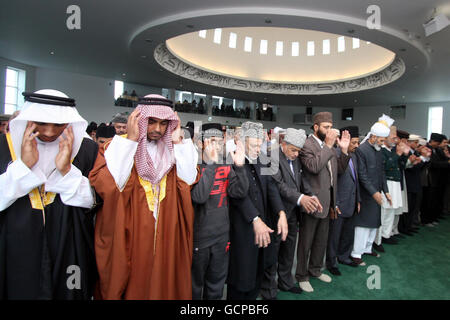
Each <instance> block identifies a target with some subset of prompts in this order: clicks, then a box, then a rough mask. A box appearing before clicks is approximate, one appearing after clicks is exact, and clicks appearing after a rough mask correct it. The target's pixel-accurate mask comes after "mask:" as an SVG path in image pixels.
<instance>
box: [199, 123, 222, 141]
mask: <svg viewBox="0 0 450 320" xmlns="http://www.w3.org/2000/svg"><path fill="white" fill-rule="evenodd" d="M202 136H203V138H211V137H223V132H222V125H221V124H220V123H205V124H204V125H202Z"/></svg>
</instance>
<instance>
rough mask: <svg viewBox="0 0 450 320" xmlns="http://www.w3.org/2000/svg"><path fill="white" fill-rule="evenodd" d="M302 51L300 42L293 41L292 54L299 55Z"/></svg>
mask: <svg viewBox="0 0 450 320" xmlns="http://www.w3.org/2000/svg"><path fill="white" fill-rule="evenodd" d="M299 51H300V45H299V43H298V42H292V56H293V57H298V54H299Z"/></svg>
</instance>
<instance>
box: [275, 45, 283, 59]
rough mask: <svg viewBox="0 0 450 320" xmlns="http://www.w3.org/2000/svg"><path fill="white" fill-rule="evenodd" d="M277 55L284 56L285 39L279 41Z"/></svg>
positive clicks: (276, 48) (276, 49)
mask: <svg viewBox="0 0 450 320" xmlns="http://www.w3.org/2000/svg"><path fill="white" fill-rule="evenodd" d="M275 55H277V56H282V55H283V41H277V43H276V47H275Z"/></svg>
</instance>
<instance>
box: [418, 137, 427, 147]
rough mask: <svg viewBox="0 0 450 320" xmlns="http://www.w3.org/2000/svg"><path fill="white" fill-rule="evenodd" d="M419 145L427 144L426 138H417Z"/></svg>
mask: <svg viewBox="0 0 450 320" xmlns="http://www.w3.org/2000/svg"><path fill="white" fill-rule="evenodd" d="M419 145H421V146H426V145H427V140H425V139H423V138H420V139H419Z"/></svg>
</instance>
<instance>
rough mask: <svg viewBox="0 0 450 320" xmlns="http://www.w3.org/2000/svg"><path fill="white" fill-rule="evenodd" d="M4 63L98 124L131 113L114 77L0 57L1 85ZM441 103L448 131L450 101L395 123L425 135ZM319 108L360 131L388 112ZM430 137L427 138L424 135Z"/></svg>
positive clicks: (420, 108) (0, 94) (0, 100)
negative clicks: (117, 100) (120, 101)
mask: <svg viewBox="0 0 450 320" xmlns="http://www.w3.org/2000/svg"><path fill="white" fill-rule="evenodd" d="M6 66H13V67H16V68H21V69H24V70H26V71H27V83H26V90H27V91H35V90H39V89H48V88H52V89H56V90H60V91H63V92H65V93H66V94H67V95H69V96H70V97H73V98H75V100H76V104H77V109H78V110H79V112H80V114H81V115H82V116H83V117H84V118H85V119H86V120H88V121H96V122H97V123H100V122H106V121H110V120H111V118H112V116H113V115H114V114H116V113H117V112H126V111H128V112H130V111H131V109H129V108H124V107H116V106H114V79H106V78H100V77H94V76H88V75H82V74H75V73H67V72H62V71H57V70H52V69H47V68H35V67H33V66H27V65H23V64H20V63H16V62H13V61H9V60H5V59H1V58H0V88H4V87H5V75H6ZM132 89H136V92H137V93H138V95H144V94H149V93H156V94H161V88H156V87H149V86H142V85H137V84H129V83H125V90H128V91H129V92H130V93H131V90H132ZM3 105H4V89H2V90H0V106H1V109H0V111H3ZM430 106H443V107H444V117H443V133H444V134H447V135H449V134H450V101H447V102H437V103H429V104H424V103H410V104H406V119H404V120H398V119H397V120H396V122H395V124H396V125H397V127H398V128H399V129H403V130H406V131H408V132H410V133H415V134H419V135H422V136H424V137H425V136H426V135H427V125H428V107H430ZM320 111H331V112H332V113H333V119H334V124H335V127H336V128H341V127H344V126H348V125H357V126H359V128H360V132H361V134H363V133H366V132H368V131H369V129H370V127H371V126H372V124H373V123H374V122H376V121H377V119H378V117H379V116H381V114H382V113H386V114H389V111H390V110H389V106H362V107H356V108H354V115H353V116H354V117H353V118H354V120H352V121H343V120H340V119H341V108H324V107H313V114H314V113H317V112H320ZM295 113H306V106H278V113H277V121H276V122H268V121H262V123H263V124H264V127H265V128H267V129H270V128H273V127H275V126H279V127H282V128H288V127H295V128H302V129H304V130H305V131H306V132H308V133H309V132H310V131H311V130H310V125H294V124H293V121H292V119H293V114H295ZM180 118H181V122H182V124H186V122H188V121H195V120H200V121H203V122H208V116H207V115H198V114H188V113H180ZM211 121H212V122H220V123H222V124H225V125H240V124H241V123H242V122H244V121H247V119H240V118H228V117H217V116H212V120H211ZM427 138H429V137H427Z"/></svg>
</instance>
